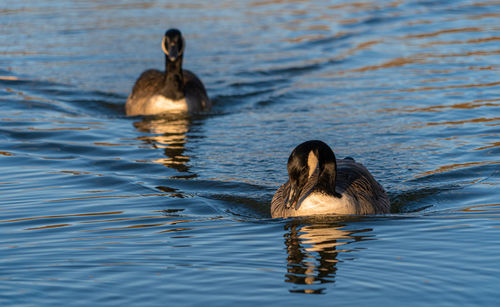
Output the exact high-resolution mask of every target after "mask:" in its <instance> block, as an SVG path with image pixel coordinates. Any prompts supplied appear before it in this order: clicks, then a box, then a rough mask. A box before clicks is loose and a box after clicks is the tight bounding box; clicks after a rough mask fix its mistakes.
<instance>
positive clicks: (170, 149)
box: [134, 116, 196, 178]
mask: <svg viewBox="0 0 500 307" xmlns="http://www.w3.org/2000/svg"><path fill="white" fill-rule="evenodd" d="M191 125H192V122H191V118H190V117H187V116H177V117H174V116H172V117H145V118H143V119H142V120H141V121H137V122H135V123H134V127H135V128H136V129H137V130H139V131H141V132H144V133H148V134H149V135H145V136H141V137H139V138H138V139H139V140H141V141H144V142H146V143H147V144H149V145H151V147H153V148H161V149H163V151H164V154H165V158H161V159H156V160H153V162H155V163H160V164H163V165H165V166H166V167H169V168H172V169H175V170H177V171H178V172H181V173H189V166H188V165H187V163H188V162H189V160H190V157H189V156H188V155H187V154H186V153H185V151H186V149H185V144H186V143H187V136H186V134H187V133H188V132H189V130H190V128H191ZM177 177H179V176H177ZM180 177H182V178H192V177H196V175H194V174H188V175H185V176H180Z"/></svg>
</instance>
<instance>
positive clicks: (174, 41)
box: [161, 29, 186, 62]
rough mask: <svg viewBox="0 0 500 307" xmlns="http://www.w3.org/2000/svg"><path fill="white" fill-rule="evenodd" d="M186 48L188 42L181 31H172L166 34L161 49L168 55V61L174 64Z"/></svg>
mask: <svg viewBox="0 0 500 307" xmlns="http://www.w3.org/2000/svg"><path fill="white" fill-rule="evenodd" d="M185 47H186V42H185V41H184V37H183V36H182V34H181V31H179V30H177V29H170V30H168V31H167V32H165V35H164V36H163V40H162V42H161V48H162V49H163V52H164V53H165V54H166V55H167V59H168V60H169V61H171V62H174V61H175V60H177V59H178V58H180V57H181V56H182V54H183V52H184V48H185Z"/></svg>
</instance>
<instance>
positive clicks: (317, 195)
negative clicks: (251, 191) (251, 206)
mask: <svg viewBox="0 0 500 307" xmlns="http://www.w3.org/2000/svg"><path fill="white" fill-rule="evenodd" d="M287 168H288V174H289V180H288V181H287V182H286V183H285V184H283V185H282V186H281V187H280V188H279V189H278V190H277V191H276V193H275V194H274V197H273V200H272V201H271V215H272V217H292V216H305V215H318V214H341V215H351V214H357V215H359V214H379V213H388V212H389V211H390V202H389V198H388V197H387V194H386V192H385V190H384V188H383V187H382V186H381V185H380V184H379V183H378V182H377V181H376V180H375V178H373V176H372V175H371V174H370V172H369V171H368V170H367V169H366V168H365V167H364V166H363V165H362V164H360V163H357V162H356V161H354V160H353V159H352V158H345V159H340V160H336V159H335V155H334V153H333V151H332V150H331V148H330V147H329V146H328V145H326V144H325V143H323V142H321V141H308V142H305V143H302V144H300V145H299V146H297V147H296V148H295V149H294V151H293V152H292V154H291V155H290V158H289V159H288V166H287Z"/></svg>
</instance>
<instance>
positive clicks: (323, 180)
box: [317, 161, 341, 198]
mask: <svg viewBox="0 0 500 307" xmlns="http://www.w3.org/2000/svg"><path fill="white" fill-rule="evenodd" d="M336 184H337V163H335V161H330V162H328V163H325V165H324V167H323V169H321V170H320V174H319V178H318V183H317V187H318V188H319V189H321V190H323V191H326V192H328V193H329V194H331V195H333V196H335V197H338V198H340V197H341V195H340V194H338V193H337V192H336V191H335V186H336Z"/></svg>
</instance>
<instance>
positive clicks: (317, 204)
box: [295, 192, 359, 216]
mask: <svg viewBox="0 0 500 307" xmlns="http://www.w3.org/2000/svg"><path fill="white" fill-rule="evenodd" d="M358 207H359V205H358V203H357V201H356V200H355V199H353V198H352V197H350V196H349V195H347V194H343V195H342V197H341V198H337V197H333V196H330V195H327V194H323V193H318V192H314V193H311V194H309V195H308V196H307V197H306V198H305V199H304V200H302V202H301V203H300V206H299V209H298V210H296V211H295V215H297V216H300V215H315V214H346V215H348V214H349V215H350V214H359V210H358Z"/></svg>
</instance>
